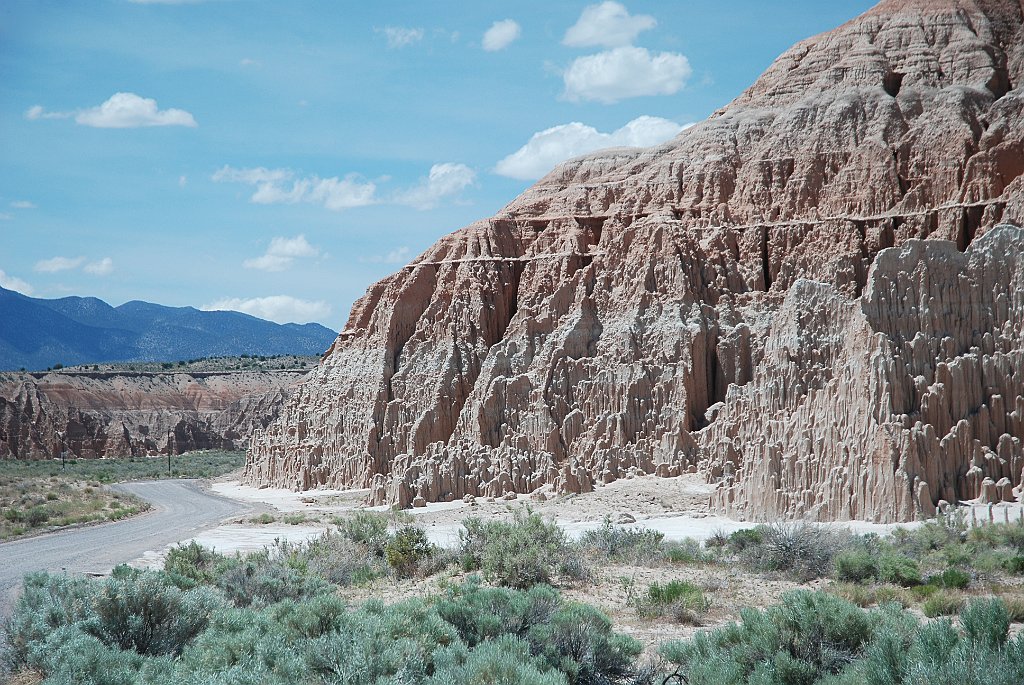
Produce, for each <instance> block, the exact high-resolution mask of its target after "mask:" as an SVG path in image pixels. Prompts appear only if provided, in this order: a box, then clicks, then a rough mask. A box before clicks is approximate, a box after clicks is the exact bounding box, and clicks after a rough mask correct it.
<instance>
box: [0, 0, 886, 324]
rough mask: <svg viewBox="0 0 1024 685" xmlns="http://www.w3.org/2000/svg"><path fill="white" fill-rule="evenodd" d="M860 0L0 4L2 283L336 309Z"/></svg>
mask: <svg viewBox="0 0 1024 685" xmlns="http://www.w3.org/2000/svg"><path fill="white" fill-rule="evenodd" d="M872 4H873V3H872V2H869V1H867V0H863V1H861V0H858V1H854V0H850V1H838V0H837V1H831V2H821V1H820V0H730V2H700V1H697V0H693V1H688V2H673V3H666V2H645V1H630V0H627V1H625V2H622V3H614V2H604V3H588V2H557V3H553V2H550V1H547V2H536V1H533V0H522V1H520V2H515V3H510V2H505V3H501V2H484V1H480V2H473V3H466V2H440V1H439V2H423V1H422V0H421V1H419V2H382V3H376V4H374V3H353V2H343V1H341V0H338V1H335V2H318V1H314V0H265V1H261V0H205V1H203V0H192V1H181V0H178V1H169V0H165V1H162V2H157V1H154V0H149V1H146V2H142V1H138V2H133V1H131V0H92V1H90V2H74V3H72V2H66V1H65V0H54V1H48V0H6V1H5V2H3V3H2V4H0V149H2V153H0V236H2V243H0V285H3V286H5V287H8V288H14V289H17V290H20V291H22V292H26V293H28V294H32V295H35V296H38V297H62V296H65V295H72V294H73V295H92V296H96V297H100V298H103V299H105V300H107V301H108V302H110V303H112V304H115V305H116V304H120V303H122V302H126V301H128V300H133V299H141V300H147V301H151V302H158V303H160V304H167V305H175V306H184V305H191V306H196V307H208V308H209V307H214V308H231V309H238V310H241V311H247V312H249V313H252V314H255V315H257V316H263V317H265V318H272V319H275V320H278V321H300V322H305V321H319V322H321V323H323V324H325V325H328V326H331V327H332V328H335V329H340V328H341V327H342V325H343V324H344V321H345V319H346V318H347V316H348V311H349V308H350V306H351V304H352V302H353V301H354V300H355V299H356V298H358V297H359V296H361V295H362V294H363V292H365V290H366V288H367V287H368V286H369V285H370V284H371V283H372V282H374V281H375V280H377V279H379V278H380V277H382V276H384V275H387V274H388V273H391V272H393V271H394V270H396V269H397V268H398V267H400V266H401V265H402V264H404V263H406V262H408V261H409V260H410V259H411V258H412V257H414V256H415V255H417V254H419V253H420V252H422V251H423V250H424V249H426V248H427V247H428V246H429V245H430V244H431V243H433V242H434V241H435V240H436V239H437V238H438V237H440V236H441V235H443V234H445V233H448V232H451V231H453V230H456V229H458V228H460V227H462V226H464V225H466V224H468V223H470V222H472V221H474V220H476V219H479V218H483V217H487V216H490V215H492V214H494V213H495V212H496V211H497V210H499V209H500V208H501V207H502V206H504V205H505V204H506V203H508V202H509V201H510V200H511V199H512V198H514V197H515V196H516V195H517V194H518V193H520V192H521V191H522V190H523V189H525V188H526V187H528V186H529V185H530V183H531V179H533V178H536V177H538V176H539V175H540V174H542V173H543V172H544V171H545V170H547V169H548V168H550V167H551V166H552V165H553V164H554V163H555V161H557V160H558V159H560V158H562V157H565V156H567V155H568V156H571V155H573V154H574V153H579V152H584V151H588V150H590V149H594V148H596V147H606V146H608V145H613V144H634V145H635V144H652V143H654V142H659V141H660V140H661V139H665V138H668V137H671V136H672V135H673V134H674V133H675V132H676V131H677V130H679V128H680V127H681V126H683V125H685V124H687V123H692V122H696V121H699V120H701V119H703V118H705V117H707V116H708V115H709V114H711V113H712V112H713V111H715V110H716V109H718V108H719V107H722V106H723V105H725V104H727V103H728V102H729V101H730V100H731V99H733V98H734V97H736V96H737V95H738V94H739V93H740V92H741V91H742V90H743V89H744V88H745V87H746V86H748V85H749V84H750V83H751V82H752V81H753V80H754V79H755V78H756V77H757V76H758V75H759V74H760V73H761V72H762V71H763V70H764V69H765V67H767V66H768V65H769V64H770V63H771V61H772V60H773V59H774V58H775V57H776V56H778V55H779V54H780V53H781V52H782V51H784V50H785V49H786V48H788V47H789V46H790V45H791V44H793V43H794V42H796V41H798V40H800V39H802V38H806V37H808V36H811V35H814V34H816V33H819V32H821V31H824V30H828V29H830V28H833V27H835V26H838V25H839V24H841V23H842V22H844V21H846V20H847V19H851V18H853V17H854V16H856V15H857V14H859V13H861V12H863V11H865V10H866V9H868V8H869V7H870V6H871V5H872Z"/></svg>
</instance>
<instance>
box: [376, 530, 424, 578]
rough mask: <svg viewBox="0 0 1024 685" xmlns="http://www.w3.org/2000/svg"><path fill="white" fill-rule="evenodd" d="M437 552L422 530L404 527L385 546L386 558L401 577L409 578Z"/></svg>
mask: <svg viewBox="0 0 1024 685" xmlns="http://www.w3.org/2000/svg"><path fill="white" fill-rule="evenodd" d="M435 551H436V548H435V547H434V545H432V544H431V543H430V541H429V540H427V534H426V533H425V532H423V529H422V528H417V527H416V526H403V527H402V528H400V529H398V531H397V532H396V533H395V534H394V536H392V538H391V539H390V540H388V542H387V544H385V545H384V558H385V559H387V562H388V565H389V566H391V568H393V569H395V571H396V572H397V573H398V575H399V576H402V577H407V576H411V575H413V574H415V573H416V570H417V567H418V565H419V563H420V562H421V561H423V560H424V559H426V558H428V557H430V556H433V554H434V553H435Z"/></svg>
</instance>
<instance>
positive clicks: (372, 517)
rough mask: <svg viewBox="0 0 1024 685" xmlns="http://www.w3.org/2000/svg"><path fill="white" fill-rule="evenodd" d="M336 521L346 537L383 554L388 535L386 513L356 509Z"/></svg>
mask: <svg viewBox="0 0 1024 685" xmlns="http://www.w3.org/2000/svg"><path fill="white" fill-rule="evenodd" d="M337 523H338V529H339V532H340V533H341V534H342V535H344V536H345V537H346V538H348V539H349V540H351V541H353V542H357V543H359V544H361V545H366V546H367V547H369V548H370V549H371V550H372V551H374V552H375V553H376V554H378V555H380V556H384V546H385V545H386V544H387V542H388V537H389V535H388V517H387V515H385V514H381V513H378V512H375V511H357V512H356V513H355V514H353V515H352V516H350V517H348V518H344V519H340V520H338V522H337Z"/></svg>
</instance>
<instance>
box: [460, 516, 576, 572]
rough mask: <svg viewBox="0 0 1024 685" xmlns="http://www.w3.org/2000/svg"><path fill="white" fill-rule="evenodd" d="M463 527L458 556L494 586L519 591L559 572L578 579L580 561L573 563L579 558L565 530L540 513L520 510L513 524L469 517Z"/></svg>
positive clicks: (465, 567)
mask: <svg viewBox="0 0 1024 685" xmlns="http://www.w3.org/2000/svg"><path fill="white" fill-rule="evenodd" d="M462 525H463V531H462V532H460V534H459V540H460V545H459V555H460V558H461V561H462V566H463V568H464V569H466V570H467V571H472V570H476V569H482V570H483V572H484V575H485V576H486V577H487V578H488V579H490V580H492V581H494V582H495V583H498V584H499V585H504V586H506V587H514V588H520V589H524V588H528V587H530V586H532V585H536V584H538V583H549V582H551V580H552V579H553V577H554V575H555V574H556V573H558V572H560V571H567V570H568V571H572V572H573V574H575V577H579V574H580V572H581V569H580V567H579V565H578V559H577V563H576V564H573V563H570V562H571V560H572V557H573V556H576V557H577V558H578V556H579V555H578V554H575V553H574V550H573V548H572V546H571V545H570V544H569V542H568V541H567V540H566V537H565V533H564V532H563V531H562V529H561V528H559V527H558V525H557V524H555V523H553V522H547V521H545V520H544V519H542V518H541V517H540V515H539V514H535V513H533V512H531V511H529V510H525V511H524V510H517V511H516V512H515V513H514V515H513V520H512V521H487V522H483V521H481V520H480V519H477V518H475V517H470V518H467V519H465V520H464V521H463V522H462ZM563 575H568V574H563Z"/></svg>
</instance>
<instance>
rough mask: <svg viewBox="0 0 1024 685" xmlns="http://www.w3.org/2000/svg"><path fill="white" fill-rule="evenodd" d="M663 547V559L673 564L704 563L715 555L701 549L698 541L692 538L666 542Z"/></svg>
mask: <svg viewBox="0 0 1024 685" xmlns="http://www.w3.org/2000/svg"><path fill="white" fill-rule="evenodd" d="M664 548H665V552H664V555H665V559H666V560H668V561H671V562H672V563H673V564H706V563H710V562H713V561H714V560H715V557H714V556H713V555H712V554H710V553H708V552H707V551H705V550H704V549H702V548H701V545H700V543H699V542H698V541H696V540H694V539H693V538H684V539H683V540H680V541H678V542H670V543H667V544H665V545H664Z"/></svg>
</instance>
